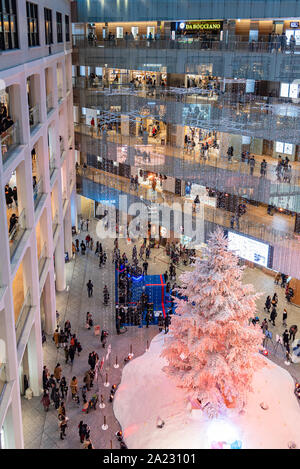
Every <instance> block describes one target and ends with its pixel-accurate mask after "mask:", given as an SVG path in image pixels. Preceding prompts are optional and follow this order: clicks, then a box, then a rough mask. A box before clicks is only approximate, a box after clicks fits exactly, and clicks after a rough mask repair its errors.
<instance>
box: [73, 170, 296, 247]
mask: <svg viewBox="0 0 300 469" xmlns="http://www.w3.org/2000/svg"><path fill="white" fill-rule="evenodd" d="M77 177H79V178H86V179H90V180H91V181H93V182H94V183H97V184H99V190H98V192H97V194H98V196H99V195H100V194H101V193H102V191H103V193H104V194H105V191H106V188H112V189H114V190H118V191H120V192H122V193H123V194H124V195H125V194H129V193H131V189H130V181H129V180H128V179H125V178H124V177H119V176H112V177H110V178H108V177H107V176H106V173H104V172H103V171H99V170H98V169H95V168H91V167H88V168H86V169H85V170H84V169H83V168H82V167H80V168H78V171H77ZM80 185H81V184H79V186H80ZM79 192H80V191H79ZM80 193H81V194H82V195H85V194H84V188H83V189H82V190H81V192H80ZM89 195H90V192H89ZM135 195H136V196H138V197H139V198H140V197H141V196H142V197H143V199H142V200H145V201H147V200H150V199H149V191H148V189H147V188H145V187H143V186H141V185H139V186H138V190H137V191H136V192H135ZM106 197H108V195H107V194H106ZM156 202H157V203H162V204H164V203H167V204H169V205H170V206H171V204H172V203H174V202H176V203H179V204H182V203H183V202H189V203H192V201H191V200H189V201H187V200H186V199H185V198H183V197H181V196H179V195H175V194H171V193H168V192H166V193H164V194H163V196H161V195H160V194H159V193H158V198H157V199H156ZM232 215H233V213H232V212H229V211H227V210H225V209H222V208H217V207H212V206H210V205H204V210H203V212H202V213H201V216H203V217H204V221H205V222H206V223H210V224H212V225H219V226H222V227H223V228H231V217H232ZM194 216H197V212H195V213H194ZM291 226H292V224H291ZM291 226H290V231H288V230H286V231H283V230H278V229H276V228H274V227H273V226H272V225H271V224H270V225H268V224H267V223H265V224H263V223H259V222H258V221H257V219H255V216H253V215H251V214H250V215H248V214H247V213H246V214H245V215H242V216H241V217H240V218H239V225H238V227H237V226H236V224H235V227H234V229H235V230H236V231H239V232H241V233H244V234H246V235H249V236H253V237H255V238H258V239H261V240H264V241H266V242H268V243H270V244H281V245H286V246H288V245H289V244H290V243H295V244H297V246H298V249H299V247H300V246H299V235H297V234H296V233H294V232H293V231H292V228H291ZM212 229H213V228H212Z"/></svg>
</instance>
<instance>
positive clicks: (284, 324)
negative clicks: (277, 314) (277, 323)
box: [282, 308, 287, 326]
mask: <svg viewBox="0 0 300 469" xmlns="http://www.w3.org/2000/svg"><path fill="white" fill-rule="evenodd" d="M286 320H287V310H286V309H285V308H284V310H283V314H282V325H283V326H286V325H287V324H286Z"/></svg>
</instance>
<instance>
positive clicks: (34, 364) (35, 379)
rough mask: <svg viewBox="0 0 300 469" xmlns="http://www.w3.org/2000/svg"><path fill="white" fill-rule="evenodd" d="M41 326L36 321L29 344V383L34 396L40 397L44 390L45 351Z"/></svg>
mask: <svg viewBox="0 0 300 469" xmlns="http://www.w3.org/2000/svg"><path fill="white" fill-rule="evenodd" d="M40 329H41V325H40V324H39V323H38V322H37V321H35V322H34V324H33V326H32V329H31V332H30V336H29V340H28V343H27V347H28V366H29V383H30V388H31V389H32V391H33V395H34V396H39V395H40V393H41V389H42V372H43V350H42V347H41V339H40Z"/></svg>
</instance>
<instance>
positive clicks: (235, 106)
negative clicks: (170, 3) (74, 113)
mask: <svg viewBox="0 0 300 469" xmlns="http://www.w3.org/2000/svg"><path fill="white" fill-rule="evenodd" d="M85 83H86V82H85V80H84V79H82V78H78V79H74V85H75V89H74V104H75V105H78V106H79V107H86V108H98V109H101V112H102V113H103V111H106V112H107V113H109V112H110V109H111V107H112V106H114V109H116V108H117V107H120V108H121V110H120V115H128V116H129V118H131V119H133V118H134V117H136V118H138V116H140V117H141V118H142V117H143V115H145V112H146V110H147V113H148V114H147V115H148V116H149V117H150V116H151V118H153V119H156V120H159V121H163V122H165V123H168V124H174V125H187V126H190V127H198V128H202V129H208V130H217V131H220V132H229V133H233V134H238V135H240V134H242V135H245V136H249V137H256V138H264V139H266V140H277V141H285V142H289V143H294V144H298V143H299V142H300V136H299V132H298V129H299V122H300V105H299V104H298V103H292V102H290V101H291V100H289V99H286V98H269V97H268V98H266V97H263V96H255V95H253V94H251V95H249V94H248V95H247V94H246V93H245V94H243V95H237V94H233V93H225V94H223V93H216V94H214V93H211V94H210V93H208V92H207V90H199V89H196V90H194V91H193V89H185V88H174V87H172V88H165V89H162V88H159V87H156V88H151V89H150V88H149V89H148V90H147V89H144V90H135V89H133V88H130V87H128V85H126V84H124V86H122V87H121V85H120V87H119V89H109V88H103V89H100V88H97V89H95V88H94V89H92V88H91V87H89V86H86V87H85V86H83V85H84V84H85ZM197 106H198V112H197V113H196V111H197V109H196V107H197ZM115 114H116V113H115V112H114V115H115Z"/></svg>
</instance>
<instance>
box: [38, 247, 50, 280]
mask: <svg viewBox="0 0 300 469" xmlns="http://www.w3.org/2000/svg"><path fill="white" fill-rule="evenodd" d="M47 252H48V251H47V244H46V243H44V244H43V247H42V249H41V252H40V255H39V260H38V270H39V277H41V275H42V272H43V270H44V267H45V265H46V262H47Z"/></svg>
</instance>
